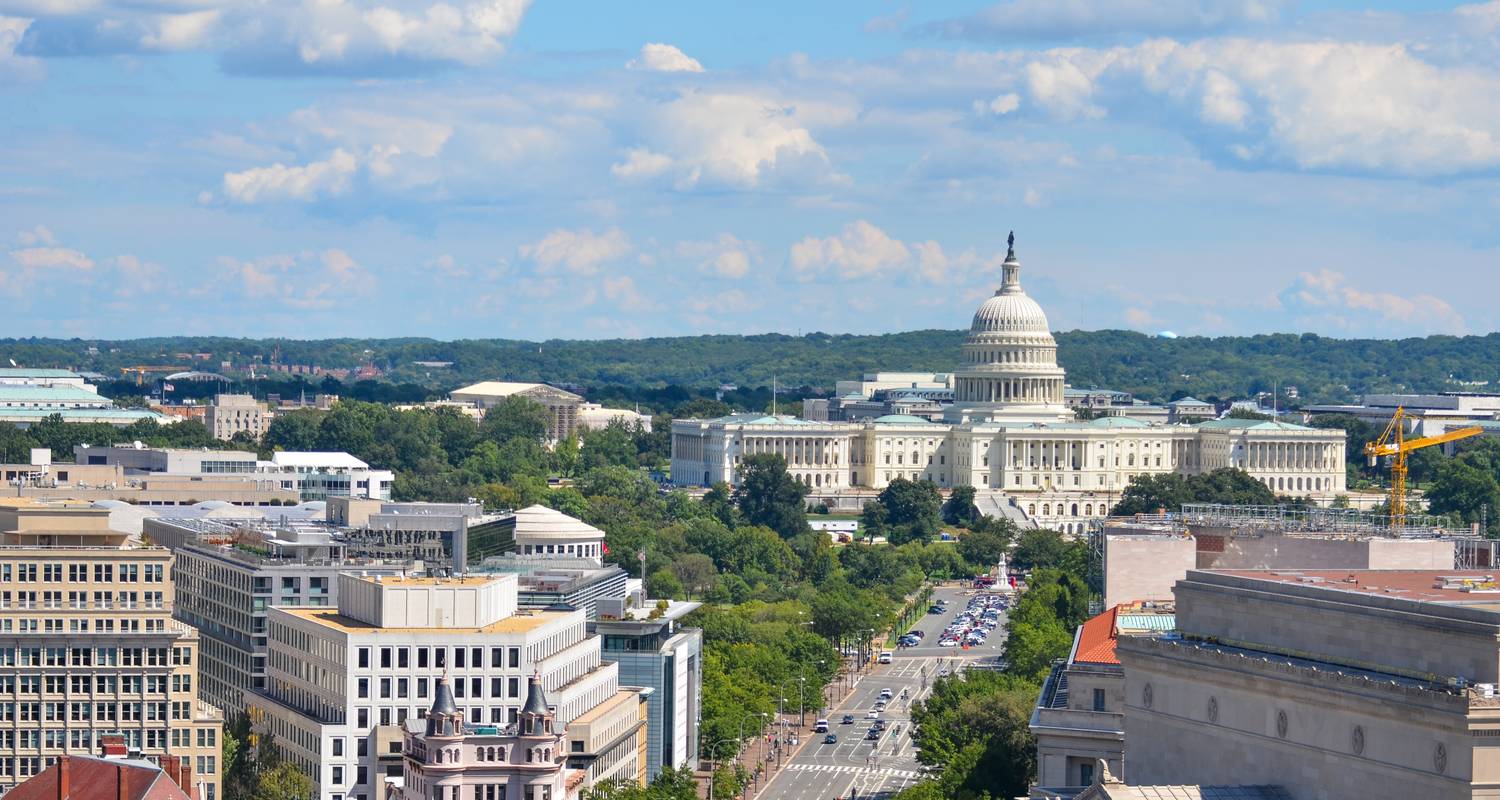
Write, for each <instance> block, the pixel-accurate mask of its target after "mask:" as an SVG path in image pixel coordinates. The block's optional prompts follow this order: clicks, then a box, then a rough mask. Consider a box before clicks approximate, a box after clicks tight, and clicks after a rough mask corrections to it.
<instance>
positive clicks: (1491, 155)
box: [1000, 38, 1500, 176]
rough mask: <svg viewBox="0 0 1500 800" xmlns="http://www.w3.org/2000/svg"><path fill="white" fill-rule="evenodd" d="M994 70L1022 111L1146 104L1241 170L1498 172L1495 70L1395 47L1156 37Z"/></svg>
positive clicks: (1499, 78) (1073, 111) (1092, 115)
mask: <svg viewBox="0 0 1500 800" xmlns="http://www.w3.org/2000/svg"><path fill="white" fill-rule="evenodd" d="M1000 72H1001V73H1002V74H1005V75H1006V79H1009V80H1015V81H1017V82H1018V83H1019V84H1020V85H1021V87H1022V88H1023V89H1024V90H1025V96H1024V97H1023V98H1022V100H1021V101H1018V103H1017V104H1018V105H1024V104H1025V103H1026V102H1029V103H1030V104H1031V105H1032V106H1033V107H1035V108H1037V109H1039V110H1041V111H1042V112H1044V113H1046V114H1049V115H1051V116H1052V117H1054V118H1057V119H1059V120H1073V119H1101V118H1104V117H1106V116H1108V115H1109V114H1110V113H1112V112H1114V111H1116V110H1121V111H1128V112H1129V113H1131V114H1132V115H1139V114H1140V113H1141V110H1142V108H1143V107H1145V108H1150V107H1151V106H1153V105H1155V106H1157V107H1158V108H1159V109H1160V111H1161V113H1163V114H1164V115H1167V117H1168V118H1170V115H1172V114H1177V115H1180V116H1181V117H1184V118H1186V120H1188V121H1190V122H1191V124H1188V125H1182V126H1180V127H1179V129H1180V130H1184V131H1186V132H1187V133H1188V135H1189V136H1192V137H1194V138H1195V139H1197V140H1198V141H1199V142H1201V143H1202V144H1203V145H1204V146H1205V147H1207V148H1208V149H1209V150H1210V152H1211V153H1220V152H1222V153H1224V154H1227V155H1229V156H1232V160H1233V161H1237V162H1250V163H1259V164H1271V165H1275V166H1290V167H1293V168H1297V169H1304V170H1331V171H1357V172H1358V171H1370V172H1390V173H1395V174H1402V175H1414V176H1430V175H1450V174H1457V173H1462V172H1466V171H1471V170H1476V169H1491V168H1494V167H1495V166H1500V107H1497V106H1496V105H1495V104H1494V103H1493V102H1492V98H1493V97H1495V96H1497V95H1500V72H1497V71H1494V70H1488V69H1482V68H1478V67H1463V66H1458V67H1441V66H1438V65H1435V64H1432V63H1429V62H1427V61H1424V60H1423V59H1422V58H1421V57H1420V56H1419V55H1418V54H1417V53H1416V52H1414V51H1413V50H1411V49H1409V48H1407V47H1405V46H1402V45H1399V44H1390V45H1385V44H1361V43H1347V42H1335V41H1321V42H1281V41H1261V40H1252V39H1243V38H1230V39H1205V40H1201V41H1196V42H1191V43H1179V42H1176V41H1172V40H1168V39H1157V40H1152V41H1148V42H1143V43H1141V44H1139V45H1133V46H1129V47H1115V48H1105V49H1091V48H1061V49H1054V50H1046V51H1040V52H1037V53H1033V54H1027V55H1025V56H1024V57H1022V58H1020V59H1018V60H1017V63H1013V64H1008V65H1005V66H1004V67H1003V68H1001V69H1000Z"/></svg>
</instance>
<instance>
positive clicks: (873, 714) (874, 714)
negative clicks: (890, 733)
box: [865, 709, 880, 719]
mask: <svg viewBox="0 0 1500 800" xmlns="http://www.w3.org/2000/svg"><path fill="white" fill-rule="evenodd" d="M865 719H880V712H879V711H875V710H873V709H871V710H870V711H866V712H865Z"/></svg>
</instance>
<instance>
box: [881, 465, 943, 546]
mask: <svg viewBox="0 0 1500 800" xmlns="http://www.w3.org/2000/svg"><path fill="white" fill-rule="evenodd" d="M876 499H877V501H878V502H879V503H880V504H881V505H882V506H885V513H886V522H887V524H889V525H890V532H889V533H887V534H886V536H887V538H889V539H890V540H891V542H892V543H893V544H901V543H903V542H909V541H921V542H926V541H928V540H930V539H931V538H932V537H933V535H934V534H936V533H937V531H938V528H939V527H941V525H942V517H941V516H940V513H941V510H942V505H943V497H942V495H941V494H939V493H938V490H937V486H936V485H935V484H933V482H932V481H925V480H924V481H912V480H907V479H906V478H897V479H895V480H893V481H891V482H890V483H889V484H887V485H886V487H885V488H884V489H882V490H881V491H880V494H879V495H878V496H877V498H876Z"/></svg>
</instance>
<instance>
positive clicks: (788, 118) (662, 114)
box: [611, 91, 854, 190]
mask: <svg viewBox="0 0 1500 800" xmlns="http://www.w3.org/2000/svg"><path fill="white" fill-rule="evenodd" d="M853 113H854V112H853V109H852V108H847V107H842V106H836V105H826V104H818V103H807V104H796V105H792V104H787V103H785V102H781V101H779V100H777V99H775V98H774V97H771V96H769V95H762V94H752V93H714V92H698V91H692V92H688V93H686V94H683V95H681V96H679V97H677V98H675V99H673V100H671V101H669V102H666V103H664V104H661V105H658V106H656V107H654V108H652V109H650V110H649V111H648V112H647V115H646V119H645V120H644V121H643V122H642V125H641V129H642V131H643V133H644V135H645V138H646V139H647V140H648V141H647V142H646V144H645V145H644V146H637V147H635V148H633V149H632V150H631V151H630V155H629V157H628V158H627V160H626V161H624V162H622V163H619V164H616V165H614V167H612V168H611V171H612V172H613V173H614V174H615V175H616V176H617V177H621V178H644V177H651V176H656V175H670V176H671V177H672V179H673V183H674V185H675V186H676V187H677V188H678V189H682V190H689V189H695V188H732V189H750V188H754V187H756V186H758V185H760V184H762V183H763V182H765V181H767V180H769V179H771V178H773V177H779V178H783V179H786V180H793V181H811V182H817V181H819V180H824V179H827V178H830V177H834V176H833V175H832V174H831V169H830V166H829V161H828V154H827V153H826V152H825V151H824V150H823V146H822V145H820V144H819V143H818V142H817V140H815V139H814V138H813V135H812V131H811V130H809V128H808V125H809V124H811V123H812V122H813V121H818V122H825V123H828V124H840V123H843V122H847V121H849V120H850V119H852V117H853Z"/></svg>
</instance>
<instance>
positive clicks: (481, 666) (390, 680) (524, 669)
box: [252, 573, 620, 800]
mask: <svg viewBox="0 0 1500 800" xmlns="http://www.w3.org/2000/svg"><path fill="white" fill-rule="evenodd" d="M339 581H340V585H339V593H338V606H337V608H307V607H294V608H283V607H275V608H272V609H270V611H269V612H268V615H267V619H268V625H267V634H268V639H269V653H268V658H267V664H266V667H267V670H266V672H267V681H266V688H265V690H264V691H263V692H261V693H258V694H257V695H256V696H255V697H254V699H253V701H252V702H253V704H254V705H255V707H256V709H257V711H256V713H255V714H254V716H256V717H257V718H259V720H260V723H259V724H260V725H261V726H262V728H263V729H264V730H265V731H267V732H269V733H270V734H271V735H273V736H274V737H275V739H276V742H277V743H278V744H279V745H280V747H281V751H282V753H284V754H285V756H286V757H287V758H288V759H290V760H291V761H292V762H293V763H296V764H297V765H298V766H300V767H301V768H303V769H304V770H306V771H307V772H308V773H309V774H310V775H312V776H313V779H314V781H315V783H316V785H317V790H316V793H315V794H316V797H317V798H319V800H383V798H384V797H385V796H386V792H387V790H386V785H385V784H386V780H387V778H388V777H391V778H394V777H397V776H399V775H400V774H401V772H402V739H403V731H404V728H405V724H406V722H407V720H408V719H411V718H420V717H422V716H423V715H425V714H426V713H427V711H428V709H429V708H430V706H431V705H432V702H433V693H434V692H435V691H436V687H437V682H438V680H439V679H440V678H443V677H445V676H446V677H447V679H448V680H449V681H450V683H451V685H452V690H453V695H454V700H455V703H456V705H457V706H458V708H459V711H460V713H461V714H462V715H463V718H464V719H465V720H466V721H467V722H468V723H469V724H472V725H496V726H509V725H513V724H515V723H516V722H517V721H518V719H519V715H520V713H521V710H522V707H523V705H524V704H525V702H526V686H527V679H528V677H529V676H531V675H532V674H535V675H537V676H538V677H539V679H540V681H541V686H542V687H543V688H544V689H545V691H546V696H547V701H548V708H549V710H550V711H551V712H552V713H553V714H554V715H555V718H556V721H557V724H559V725H562V726H566V725H568V724H569V723H570V722H572V721H573V720H575V719H578V718H579V717H582V716H584V715H585V714H587V713H588V712H589V711H590V710H591V709H594V708H595V707H596V706H599V705H600V704H601V703H606V702H607V701H610V700H611V699H612V698H615V697H616V695H617V694H618V692H619V689H620V686H619V680H618V674H619V670H618V667H617V666H616V665H615V664H610V663H605V662H604V660H603V658H602V653H601V642H600V638H599V637H598V636H591V635H589V633H588V621H587V619H586V617H585V615H584V612H583V611H580V610H574V609H571V608H569V609H566V610H564V609H562V608H559V609H558V610H545V611H527V610H521V609H519V607H518V603H517V588H518V580H517V578H516V576H515V575H487V576H482V577H462V578H413V577H406V578H378V577H370V578H366V577H362V576H359V575H357V574H347V573H346V574H343V575H341V576H340V577H339Z"/></svg>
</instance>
